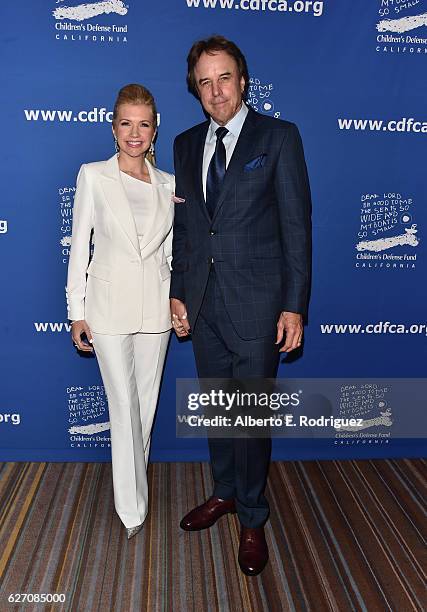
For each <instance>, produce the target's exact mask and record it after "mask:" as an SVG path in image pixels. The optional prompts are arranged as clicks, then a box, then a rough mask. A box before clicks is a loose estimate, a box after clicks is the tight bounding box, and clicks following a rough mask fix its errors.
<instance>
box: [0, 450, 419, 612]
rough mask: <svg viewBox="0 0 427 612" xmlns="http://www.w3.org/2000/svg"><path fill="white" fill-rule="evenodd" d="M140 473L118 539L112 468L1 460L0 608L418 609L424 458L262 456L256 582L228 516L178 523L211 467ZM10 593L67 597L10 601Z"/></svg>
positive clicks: (204, 486) (207, 487)
mask: <svg viewBox="0 0 427 612" xmlns="http://www.w3.org/2000/svg"><path fill="white" fill-rule="evenodd" d="M149 474H150V491H151V507H150V513H149V518H148V519H147V521H146V524H145V526H144V530H143V531H142V532H140V533H139V534H138V535H137V536H136V537H134V538H133V539H132V540H130V541H129V542H128V541H127V540H126V537H125V531H124V529H123V528H122V527H121V524H120V521H119V519H118V518H117V516H116V515H115V513H114V511H113V499H112V486H111V466H110V465H109V464H83V463H3V464H0V555H1V558H0V577H1V583H0V610H1V612H3V611H6V610H55V611H57V610H76V611H79V612H81V611H86V610H87V611H95V610H100V611H103V612H104V611H110V610H112V611H117V612H118V611H120V612H128V611H130V612H133V611H139V610H147V611H148V612H156V611H165V612H180V611H182V612H189V611H193V610H196V611H197V612H205V611H213V612H216V611H220V612H226V611H232V612H240V611H241V610H243V611H244V612H250V611H256V612H258V611H264V610H265V611H268V612H273V611H280V612H283V611H288V610H289V611H291V610H295V611H300V610H301V611H303V610H304V611H305V610H310V611H314V612H322V611H323V610H325V611H329V610H334V611H337V612H347V611H348V610H367V611H368V612H371V611H372V612H377V611H378V612H380V611H381V612H382V611H384V610H391V611H393V612H407V611H412V610H418V611H421V610H425V609H426V608H427V606H426V603H427V600H426V598H425V591H424V585H425V578H424V575H423V559H424V560H425V556H424V554H425V553H424V550H425V549H424V547H423V539H422V532H423V526H424V525H423V518H424V514H423V498H422V493H423V487H425V480H424V475H425V462H424V461H423V460H421V459H415V460H405V459H402V460H375V461H369V460H365V461H304V462H300V461H295V462H290V461H289V462H276V463H273V464H272V465H271V470H270V478H269V483H268V488H267V495H268V498H269V500H270V505H271V520H270V522H269V523H268V525H267V528H266V534H267V540H268V544H269V548H270V563H269V565H268V566H267V568H266V569H265V571H264V572H263V573H262V574H261V575H260V576H258V577H255V578H249V577H246V576H245V575H243V574H242V573H241V572H240V570H239V569H238V568H237V565H236V556H237V552H238V542H239V524H238V520H237V518H236V517H235V516H227V517H223V518H222V519H220V521H219V522H218V523H217V525H215V526H214V527H212V528H211V529H210V530H207V531H204V532H197V533H186V532H184V531H182V530H180V529H179V527H178V523H179V520H180V518H181V516H182V515H183V514H185V513H186V512H187V511H188V510H189V509H190V508H192V507H193V506H194V505H196V504H197V503H200V502H201V501H202V500H203V499H205V498H206V497H208V496H209V494H210V492H211V484H212V483H211V476H210V471H209V466H208V464H206V463H176V464H173V463H156V464H153V465H151V466H150V471H149ZM11 593H13V594H15V593H57V594H59V593H63V594H65V603H63V604H59V603H57V604H51V605H46V606H44V605H41V604H37V605H36V604H28V603H27V604H16V603H15V604H12V603H9V602H8V596H9V594H11Z"/></svg>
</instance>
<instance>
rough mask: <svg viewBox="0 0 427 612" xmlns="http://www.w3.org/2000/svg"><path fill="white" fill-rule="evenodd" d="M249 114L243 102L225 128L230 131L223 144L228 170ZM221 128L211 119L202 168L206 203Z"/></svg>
mask: <svg viewBox="0 0 427 612" xmlns="http://www.w3.org/2000/svg"><path fill="white" fill-rule="evenodd" d="M247 114H248V107H247V106H246V104H245V103H244V102H242V106H241V108H240V110H239V112H238V113H236V114H235V115H234V117H233V118H232V119H230V121H229V122H228V123H227V124H226V125H225V126H224V127H226V128H227V130H228V134H226V135H225V136H224V138H223V139H222V142H223V143H224V146H225V155H226V161H225V167H226V168H228V164H229V162H230V159H231V156H232V155H233V151H234V148H235V146H236V144H237V140H238V138H239V136H240V132H241V131H242V127H243V124H244V122H245V119H246V115H247ZM219 127H220V126H219V125H218V123H216V122H215V121H214V120H213V119H212V117H211V123H210V126H209V129H208V133H207V134H206V140H205V149H204V151H203V168H202V184H203V195H204V196H205V201H206V179H207V176H208V168H209V164H210V161H211V159H212V155H213V154H214V151H215V146H216V134H215V132H216V130H217V129H218V128H219Z"/></svg>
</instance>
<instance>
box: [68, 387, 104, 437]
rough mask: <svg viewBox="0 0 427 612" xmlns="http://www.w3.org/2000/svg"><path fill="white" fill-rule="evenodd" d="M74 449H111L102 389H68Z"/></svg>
mask: <svg viewBox="0 0 427 612" xmlns="http://www.w3.org/2000/svg"><path fill="white" fill-rule="evenodd" d="M66 393H67V403H68V433H69V442H70V447H71V448H78V449H80V448H92V449H99V448H110V446H111V438H110V421H109V418H108V404H107V397H106V395H105V391H104V387H103V386H102V385H86V386H72V387H67V391H66Z"/></svg>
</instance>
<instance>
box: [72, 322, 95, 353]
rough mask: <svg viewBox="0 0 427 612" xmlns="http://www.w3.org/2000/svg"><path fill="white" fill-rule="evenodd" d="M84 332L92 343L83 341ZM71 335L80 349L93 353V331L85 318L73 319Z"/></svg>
mask: <svg viewBox="0 0 427 612" xmlns="http://www.w3.org/2000/svg"><path fill="white" fill-rule="evenodd" d="M82 334H86V337H87V339H88V342H90V344H88V343H87V342H83V341H82V338H81V336H82ZM71 337H72V339H73V342H74V346H75V347H76V348H77V349H78V350H79V351H86V352H87V353H93V346H91V345H92V342H93V338H92V332H91V331H90V329H89V325H88V324H87V323H86V321H84V320H81V321H73V323H72V324H71Z"/></svg>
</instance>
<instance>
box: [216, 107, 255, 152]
mask: <svg viewBox="0 0 427 612" xmlns="http://www.w3.org/2000/svg"><path fill="white" fill-rule="evenodd" d="M248 112H249V111H248V107H247V106H246V104H245V103H244V102H242V106H241V107H240V110H239V112H238V113H236V114H235V115H234V117H233V118H232V119H230V121H229V122H228V123H227V124H226V125H225V126H224V127H226V128H227V130H228V131H229V132H230V134H232V135H233V136H234V137H236V136H238V135H239V134H240V131H241V129H242V126H243V124H244V122H245V119H246V115H247V114H248ZM219 127H220V126H219V124H218V123H216V121H214V120H213V119H212V117H211V122H210V125H209V131H208V138H207V141H208V142H211V141H212V140H215V139H216V136H215V132H216V130H217V129H218V128H219ZM226 136H228V134H227V135H226Z"/></svg>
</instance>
